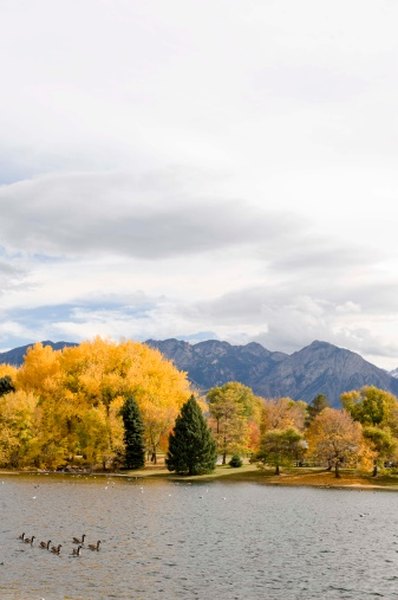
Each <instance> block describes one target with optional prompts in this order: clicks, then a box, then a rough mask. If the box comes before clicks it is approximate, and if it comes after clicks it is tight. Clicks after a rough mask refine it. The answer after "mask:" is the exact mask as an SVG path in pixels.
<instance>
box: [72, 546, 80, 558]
mask: <svg viewBox="0 0 398 600" xmlns="http://www.w3.org/2000/svg"><path fill="white" fill-rule="evenodd" d="M82 548H83V546H81V545H79V546H78V547H77V548H72V556H80V552H81V549H82Z"/></svg>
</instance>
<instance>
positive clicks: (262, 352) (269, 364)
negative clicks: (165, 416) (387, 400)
mask: <svg viewBox="0 0 398 600" xmlns="http://www.w3.org/2000/svg"><path fill="white" fill-rule="evenodd" d="M146 343H147V344H149V345H150V346H152V347H155V348H158V349H159V350H160V351H161V352H162V353H163V354H164V355H165V356H166V357H167V358H169V359H170V360H173V362H174V363H175V365H176V366H177V367H178V368H179V369H183V370H184V371H187V372H188V375H189V377H190V379H191V381H192V382H194V383H195V384H196V385H197V386H198V387H199V388H201V389H204V390H206V389H209V388H210V387H213V386H214V385H221V384H223V383H225V382H226V381H230V380H236V381H240V382H241V383H244V384H245V385H248V386H250V387H251V388H253V390H254V391H255V393H256V394H259V395H261V396H264V397H278V396H290V397H291V398H294V399H295V400H305V401H307V402H310V401H311V400H312V399H313V398H314V397H315V396H316V395H317V394H320V393H322V394H326V395H327V397H328V398H329V401H330V402H331V403H332V404H333V405H335V406H338V405H339V398H340V394H341V393H342V392H344V391H348V390H352V389H358V388H360V387H362V386H364V385H375V386H376V387H379V388H381V389H385V390H388V391H391V392H392V393H394V394H398V380H397V379H396V378H394V377H392V376H391V375H390V374H389V373H387V372H386V371H383V370H382V369H379V368H378V367H376V366H375V365H372V364H371V363H369V362H367V361H366V360H364V359H363V358H362V357H361V356H360V355H359V354H356V353H354V352H351V351H350V350H346V349H343V348H338V347H337V346H334V345H333V344H329V343H327V342H320V341H314V342H313V343H312V344H310V345H309V346H306V347H305V348H303V349H302V350H299V351H298V352H295V353H294V354H291V355H288V354H284V353H282V352H270V351H269V350H266V349H265V348H263V347H262V346H261V345H260V344H255V343H250V344H247V345H246V346H233V345H231V344H228V343H227V342H219V341H216V340H211V341H207V342H200V343H198V344H195V345H190V344H188V343H187V342H182V341H178V340H175V339H172V340H164V341H156V340H148V341H147V342H146Z"/></svg>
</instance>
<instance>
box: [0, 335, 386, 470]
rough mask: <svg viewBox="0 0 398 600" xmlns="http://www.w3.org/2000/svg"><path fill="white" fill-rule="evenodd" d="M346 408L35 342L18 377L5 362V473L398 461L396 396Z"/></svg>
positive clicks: (1, 386) (0, 456) (367, 393)
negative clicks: (203, 384) (246, 461)
mask: <svg viewBox="0 0 398 600" xmlns="http://www.w3.org/2000/svg"><path fill="white" fill-rule="evenodd" d="M341 403H342V408H341V409H335V408H332V407H330V406H329V403H328V400H327V398H326V397H325V396H323V395H322V394H320V395H318V396H317V397H316V398H314V400H313V401H312V402H311V403H309V404H307V403H305V402H303V401H295V400H292V399H291V398H277V399H264V398H261V397H259V396H256V395H255V394H254V393H253V391H252V390H251V389H250V388H249V387H247V386H245V385H243V384H241V383H238V382H228V383H226V384H224V385H222V386H216V387H214V388H212V389H210V390H209V391H208V392H207V394H206V396H205V397H200V396H199V395H198V394H194V393H193V391H192V389H191V386H190V384H189V381H188V379H187V376H186V373H183V372H181V371H178V370H177V369H176V368H175V366H174V365H173V364H172V363H171V362H170V361H168V360H166V359H165V358H164V357H163V356H162V355H161V354H160V353H159V351H157V350H154V349H152V348H149V347H147V346H146V345H145V344H139V343H135V342H131V341H126V342H122V343H114V342H109V341H106V340H103V339H101V338H96V339H94V340H93V341H90V342H84V343H82V344H80V345H79V346H76V347H71V348H65V349H63V350H62V351H54V350H52V348H51V347H49V346H42V345H41V344H36V345H35V346H33V347H32V348H31V349H30V350H29V351H28V352H27V354H26V357H25V360H24V363H23V365H22V366H21V367H20V368H16V367H13V366H10V365H0V466H2V467H8V468H21V467H22V468H23V467H36V468H45V469H57V468H65V467H67V466H68V465H75V466H76V465H82V466H85V467H90V468H104V469H106V468H108V469H109V468H120V467H125V468H129V469H134V468H140V467H142V466H143V465H144V464H145V462H146V460H151V461H152V462H154V463H155V462H156V461H157V459H158V453H159V451H161V452H162V453H165V457H166V465H167V467H168V469H169V470H170V471H176V472H178V473H187V474H191V475H192V474H199V473H205V472H209V471H211V470H213V469H214V466H215V464H216V460H217V458H218V457H220V460H221V462H222V463H223V464H226V463H227V461H228V460H230V459H231V457H232V464H239V463H240V459H241V457H250V460H252V461H254V462H257V463H258V465H259V467H260V468H263V469H266V468H269V467H272V468H274V469H275V473H277V474H278V473H279V472H280V469H281V468H282V467H284V466H289V465H291V464H297V465H300V464H304V463H305V462H306V463H309V462H310V463H311V464H316V465H319V466H325V467H326V468H328V469H333V470H334V472H335V475H336V477H338V476H339V474H340V469H341V468H342V467H350V466H360V467H362V468H365V469H372V473H373V475H375V476H376V475H377V474H378V472H379V469H380V467H385V466H386V465H389V464H394V463H395V462H396V461H397V460H398V399H397V398H396V397H395V396H394V395H392V394H391V393H389V392H386V391H384V390H380V389H378V388H376V387H373V386H366V387H363V388H361V389H360V390H353V391H350V392H346V393H344V394H342V396H341Z"/></svg>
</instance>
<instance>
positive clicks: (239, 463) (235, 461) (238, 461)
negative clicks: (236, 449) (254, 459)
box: [228, 454, 243, 469]
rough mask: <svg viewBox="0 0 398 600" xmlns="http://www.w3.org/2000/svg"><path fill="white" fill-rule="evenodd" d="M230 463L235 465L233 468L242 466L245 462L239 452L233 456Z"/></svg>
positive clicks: (232, 465)
mask: <svg viewBox="0 0 398 600" xmlns="http://www.w3.org/2000/svg"><path fill="white" fill-rule="evenodd" d="M228 464H229V466H230V467H233V468H235V469H236V468H238V467H241V466H242V465H243V462H242V459H241V457H240V456H239V455H238V454H234V455H233V456H232V457H231V460H230V461H229V463H228Z"/></svg>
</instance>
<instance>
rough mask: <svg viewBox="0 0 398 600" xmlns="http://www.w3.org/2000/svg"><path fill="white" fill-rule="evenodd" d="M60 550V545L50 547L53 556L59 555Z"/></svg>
mask: <svg viewBox="0 0 398 600" xmlns="http://www.w3.org/2000/svg"><path fill="white" fill-rule="evenodd" d="M61 548H62V544H58V546H52V547H51V552H52V553H53V554H59V553H60V551H61Z"/></svg>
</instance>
